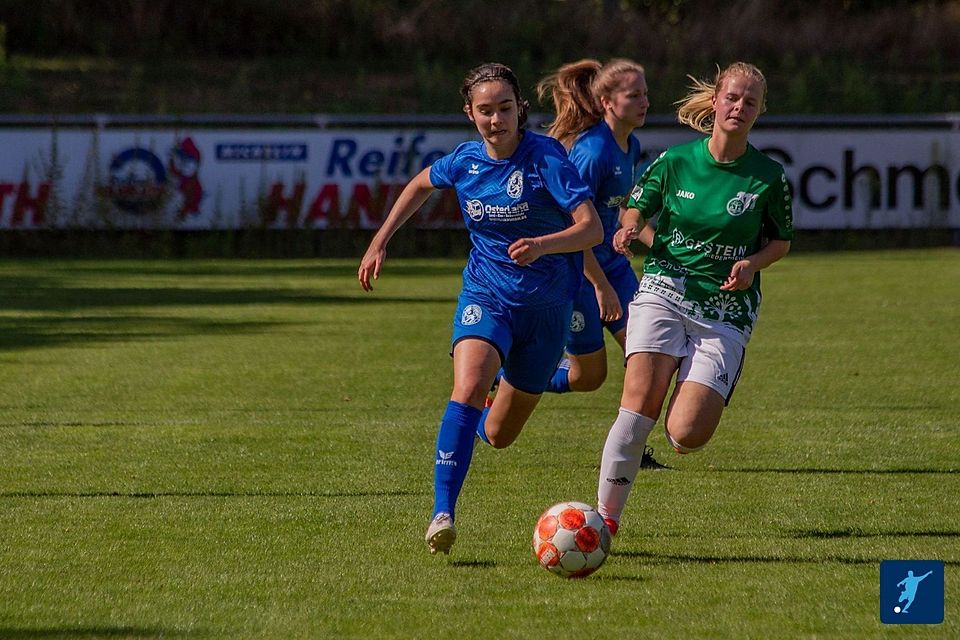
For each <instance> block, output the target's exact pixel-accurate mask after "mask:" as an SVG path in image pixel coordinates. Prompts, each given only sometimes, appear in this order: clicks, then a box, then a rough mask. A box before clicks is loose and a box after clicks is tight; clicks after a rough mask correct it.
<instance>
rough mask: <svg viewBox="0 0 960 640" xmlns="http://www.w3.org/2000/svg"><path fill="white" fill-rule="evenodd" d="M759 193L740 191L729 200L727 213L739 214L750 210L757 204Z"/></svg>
mask: <svg viewBox="0 0 960 640" xmlns="http://www.w3.org/2000/svg"><path fill="white" fill-rule="evenodd" d="M759 195H760V194H758V193H747V192H745V191H738V192H737V197H736V198H730V200H728V201H727V213H729V214H730V215H732V216H739V215H741V214H742V213H744V212H746V211H750V210H751V209H753V207H754V206H756V204H757V198H758V197H759Z"/></svg>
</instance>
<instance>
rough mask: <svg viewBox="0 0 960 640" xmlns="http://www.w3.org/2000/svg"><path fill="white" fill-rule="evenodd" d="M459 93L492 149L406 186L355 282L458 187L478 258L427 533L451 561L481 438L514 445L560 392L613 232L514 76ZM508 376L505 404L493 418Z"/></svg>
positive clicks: (495, 70) (467, 281)
mask: <svg viewBox="0 0 960 640" xmlns="http://www.w3.org/2000/svg"><path fill="white" fill-rule="evenodd" d="M460 93H461V95H462V96H463V100H464V111H465V112H466V114H467V117H468V118H470V120H471V121H472V122H473V123H474V124H475V125H476V127H477V131H478V132H479V133H480V137H481V139H482V141H476V142H465V143H463V144H461V145H459V146H458V147H457V148H456V149H455V150H454V151H453V152H452V153H450V154H449V155H446V156H444V157H442V158H440V159H439V160H437V162H436V163H434V164H433V165H432V166H430V167H428V168H426V169H424V170H423V171H421V172H420V173H419V174H418V175H417V176H415V177H414V178H413V179H412V180H411V181H410V182H409V184H407V186H406V187H405V188H404V189H403V191H402V192H401V194H400V196H399V197H398V198H397V202H396V203H395V204H394V206H393V208H392V209H391V210H390V213H389V214H388V215H387V218H386V220H384V223H383V226H382V227H380V230H379V231H377V233H376V235H374V237H373V240H372V241H371V242H370V247H369V248H368V249H367V252H366V253H365V254H364V256H363V259H362V260H361V262H360V268H359V271H358V274H357V275H358V277H359V280H360V285H361V286H362V287H363V289H364V290H366V291H369V290H371V289H372V286H371V277H372V278H373V279H377V278H378V277H379V275H380V268H381V266H382V265H383V262H384V259H385V258H386V246H387V242H388V241H389V240H390V238H391V237H392V236H393V234H394V233H395V232H396V231H397V229H399V228H400V226H401V225H403V223H404V222H406V221H407V220H408V219H409V218H410V217H411V216H412V215H413V214H414V212H416V210H417V209H418V208H419V207H420V206H421V205H422V204H423V203H424V202H425V201H426V199H427V197H428V196H429V195H430V193H431V192H433V191H434V190H435V189H449V188H453V189H456V192H457V198H458V200H459V202H460V209H461V212H462V214H463V219H464V222H465V223H466V227H467V230H468V231H469V232H470V240H471V243H472V244H473V248H472V250H471V251H470V257H469V259H468V261H467V266H466V268H465V269H464V271H463V289H462V290H461V292H460V299H459V301H458V306H457V310H456V313H455V314H454V319H453V340H452V342H453V392H452V393H451V395H450V401H449V402H448V403H447V408H446V411H445V413H444V415H443V418H442V420H441V422H440V429H439V432H438V433H437V447H436V448H437V451H436V462H435V465H434V507H433V518H432V520H431V522H430V525H429V527H428V529H427V535H426V541H427V545H428V547H429V548H430V552H431V553H437V552H438V551H439V552H443V553H449V552H450V547H451V546H452V545H453V543H454V541H455V540H456V529H455V528H454V516H455V513H454V508H455V506H456V501H457V497H458V495H459V493H460V489H461V488H462V486H463V481H464V478H465V477H466V474H467V468H468V467H469V465H470V460H471V457H472V455H473V444H474V435H475V434H477V435H480V436H481V437H482V438H484V439H485V440H486V441H487V442H489V443H490V444H492V445H493V446H494V447H497V448H502V447H506V446H508V445H509V444H510V443H512V442H513V441H514V440H515V439H516V438H517V436H518V435H519V434H520V430H521V429H522V428H523V425H524V423H526V421H527V418H529V417H530V414H531V413H532V412H533V409H534V407H535V406H536V405H537V402H538V401H539V399H540V395H541V394H542V393H543V391H544V389H545V388H546V387H547V384H548V383H549V382H550V377H551V375H553V372H554V370H555V369H556V366H557V362H559V360H560V358H561V356H562V355H563V347H564V344H565V343H566V339H567V333H568V325H569V322H570V313H571V309H572V306H573V296H574V294H575V293H576V291H577V290H578V289H579V287H580V279H581V273H582V271H583V258H582V256H583V251H584V250H585V249H589V248H590V247H592V246H593V245H595V244H597V243H598V242H600V240H601V239H602V233H603V230H602V227H601V225H600V220H599V218H598V216H597V212H596V209H594V206H593V203H592V201H591V200H590V198H591V192H590V189H589V187H587V185H586V184H585V183H584V182H583V180H582V179H581V178H580V174H579V173H578V172H577V169H576V167H574V166H573V165H572V164H571V163H570V161H569V160H568V159H567V157H566V152H565V150H564V149H563V147H562V146H560V144H559V143H557V142H556V141H555V140H553V139H551V138H548V137H546V136H542V135H538V134H535V133H532V132H530V131H525V130H524V129H523V126H524V124H525V123H526V119H527V108H528V104H527V102H526V101H525V100H523V98H522V97H521V95H520V85H519V82H518V81H517V78H516V76H515V75H514V73H513V71H511V70H510V69H509V68H508V67H506V66H504V65H501V64H484V65H481V66H479V67H477V68H475V69H473V70H472V71H470V73H469V74H468V75H467V77H466V78H465V79H464V82H463V85H462V86H461V89H460ZM501 367H502V370H503V377H502V380H501V381H500V387H499V391H498V393H497V397H496V399H495V400H494V401H493V404H492V406H491V407H490V408H489V411H488V412H484V401H485V399H486V395H487V391H488V390H489V389H490V386H491V384H492V383H493V380H494V377H495V376H496V375H497V371H498V370H499V369H500V368H501ZM481 417H482V418H483V421H482V422H481Z"/></svg>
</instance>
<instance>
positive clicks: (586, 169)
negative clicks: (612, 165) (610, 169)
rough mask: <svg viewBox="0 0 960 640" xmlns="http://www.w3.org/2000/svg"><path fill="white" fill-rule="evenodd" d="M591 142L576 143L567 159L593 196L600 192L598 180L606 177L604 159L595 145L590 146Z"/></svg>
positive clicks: (582, 140)
mask: <svg viewBox="0 0 960 640" xmlns="http://www.w3.org/2000/svg"><path fill="white" fill-rule="evenodd" d="M592 141H593V138H591V139H589V140H584V139H581V141H578V142H577V143H576V144H574V145H573V148H572V149H570V155H569V158H570V162H572V163H573V165H574V166H575V167H576V168H577V171H579V172H580V177H582V178H583V181H584V182H586V183H587V186H588V187H590V191H591V193H593V194H594V196H595V195H596V194H597V193H599V191H600V180H601V179H602V178H603V176H604V175H606V170H605V167H604V166H603V161H604V159H605V158H603V157H602V154H601V153H598V152H597V149H596V148H595V145H593V144H591V142H592Z"/></svg>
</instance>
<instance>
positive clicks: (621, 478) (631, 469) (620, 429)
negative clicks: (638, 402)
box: [597, 407, 656, 522]
mask: <svg viewBox="0 0 960 640" xmlns="http://www.w3.org/2000/svg"><path fill="white" fill-rule="evenodd" d="M654 424H656V420H654V419H653V418H648V417H647V416H644V415H641V414H639V413H636V412H635V411H630V410H629V409H624V408H623V407H620V413H619V414H618V415H617V419H616V420H614V421H613V425H612V426H611V427H610V433H608V434H607V441H606V442H605V443H604V445H603V458H601V460H600V486H599V487H598V488H597V510H598V511H599V512H600V515H601V516H603V517H604V518H612V519H613V520H615V521H617V522H620V514H621V513H622V512H623V507H624V505H625V504H626V503H627V497H628V496H629V495H630V489H631V488H632V487H633V481H634V480H635V479H636V477H637V472H638V471H639V470H640V461H641V460H642V459H643V447H644V445H646V444H647V437H648V436H649V435H650V431H652V430H653V425H654Z"/></svg>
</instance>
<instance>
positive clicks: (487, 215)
mask: <svg viewBox="0 0 960 640" xmlns="http://www.w3.org/2000/svg"><path fill="white" fill-rule="evenodd" d="M430 182H431V183H432V184H433V186H434V187H436V188H438V189H448V188H451V187H452V188H454V189H456V191H457V199H458V200H459V202H460V210H461V212H462V213H463V220H464V223H465V224H466V227H467V230H468V231H469V232H470V241H471V243H472V244H473V249H472V250H471V251H470V258H469V260H468V261H467V266H466V268H465V269H464V271H463V290H464V291H465V292H472V293H479V294H487V295H494V296H495V297H496V298H498V299H499V300H501V301H502V302H503V304H505V305H507V306H511V307H521V306H522V307H533V308H536V307H549V306H555V305H558V304H563V303H565V302H569V301H570V300H571V299H572V298H573V296H574V294H575V293H576V291H577V289H578V288H579V286H580V280H581V277H582V272H583V255H582V253H581V252H579V251H577V252H573V253H561V254H550V255H544V256H541V257H540V258H538V259H537V260H535V261H534V262H532V263H531V264H529V265H527V266H524V267H521V266H518V265H516V264H515V263H514V262H513V261H512V260H511V259H510V256H509V255H508V254H507V248H508V247H509V246H510V245H511V244H512V243H513V242H515V241H516V240H519V239H520V238H533V237H537V236H543V235H547V234H550V233H555V232H557V231H562V230H563V229H566V228H567V227H569V226H570V225H571V224H573V217H572V216H571V215H570V212H571V211H573V210H574V209H575V208H576V207H577V206H578V205H580V204H581V203H582V202H583V201H585V200H587V199H589V198H591V197H592V193H591V191H590V188H589V187H587V185H586V184H585V183H584V181H583V179H582V178H581V177H580V173H579V172H578V171H577V168H576V167H575V166H574V165H573V164H572V163H571V162H570V161H569V160H568V159H567V154H566V152H565V151H564V149H563V147H562V146H561V145H560V143H558V142H557V141H556V140H554V139H552V138H548V137H546V136H542V135H539V134H536V133H533V132H531V131H526V132H524V133H523V138H522V139H521V140H520V144H519V146H518V147H517V149H516V151H514V152H513V154H512V155H511V156H510V157H509V158H507V159H505V160H494V159H492V158H490V156H488V155H487V152H486V148H485V147H484V145H483V143H482V142H479V141H472V142H465V143H463V144H461V145H459V146H458V147H457V148H456V149H454V150H453V152H452V153H450V154H448V155H446V156H443V157H442V158H440V159H439V160H437V161H436V162H435V163H434V164H433V166H432V167H431V168H430ZM627 190H629V187H628V189H627ZM624 193H626V191H625V192H624Z"/></svg>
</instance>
